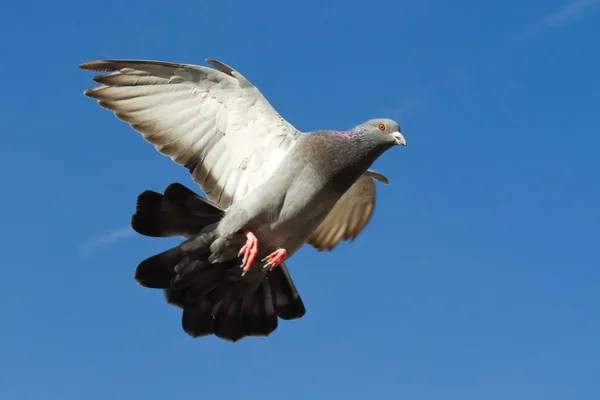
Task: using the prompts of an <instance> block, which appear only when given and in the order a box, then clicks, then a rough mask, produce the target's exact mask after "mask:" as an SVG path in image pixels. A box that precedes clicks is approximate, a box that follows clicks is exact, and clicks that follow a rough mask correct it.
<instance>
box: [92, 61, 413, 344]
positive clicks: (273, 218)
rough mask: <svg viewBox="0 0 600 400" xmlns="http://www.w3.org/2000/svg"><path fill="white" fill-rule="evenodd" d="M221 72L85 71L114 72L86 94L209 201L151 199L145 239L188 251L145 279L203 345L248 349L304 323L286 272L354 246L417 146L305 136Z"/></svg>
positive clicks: (352, 133) (364, 127)
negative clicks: (386, 169)
mask: <svg viewBox="0 0 600 400" xmlns="http://www.w3.org/2000/svg"><path fill="white" fill-rule="evenodd" d="M207 62H208V63H209V64H211V65H212V66H213V67H214V68H215V69H211V68H208V67H202V66H194V65H185V64H173V63H165V62H157V61H141V60H121V61H119V60H108V61H94V62H90V63H85V64H83V65H82V66H81V67H82V68H83V69H87V70H92V71H108V72H109V73H107V74H103V75H98V76H96V77H94V80H95V81H96V82H98V83H100V86H97V87H95V88H92V89H88V90H86V91H85V94H86V95H87V96H89V97H92V98H95V99H97V100H98V103H99V104H100V105H101V106H103V107H105V108H107V109H109V110H112V111H114V112H115V115H116V116H117V117H118V118H119V119H122V120H124V121H126V122H128V123H129V124H130V125H131V126H132V127H133V128H134V129H135V130H137V131H138V132H140V133H141V134H142V136H143V137H144V139H145V140H146V141H148V142H150V143H152V144H154V145H155V147H156V149H157V150H158V151H159V152H161V153H163V154H165V155H168V156H169V157H171V159H172V160H173V161H174V162H176V163H178V164H181V165H184V166H185V167H186V168H187V169H188V170H189V171H190V173H191V175H192V177H193V179H194V181H195V182H197V183H198V184H199V185H200V187H201V189H202V190H203V191H204V193H205V194H206V196H207V199H203V198H202V197H201V196H199V195H197V194H195V193H194V192H192V191H191V190H189V189H187V188H185V187H184V186H182V185H179V184H173V185H170V186H169V187H167V188H166V189H165V192H164V194H162V195H161V194H159V193H156V192H152V191H146V192H144V193H142V194H141V195H140V196H139V197H138V202H137V209H136V213H135V214H134V215H133V217H132V226H133V228H134V229H135V230H136V231H137V232H139V233H141V234H144V235H148V236H155V237H164V236H182V237H185V238H187V240H185V241H184V242H183V243H182V244H180V245H179V246H176V247H175V248H173V249H170V250H167V251H165V252H163V253H161V254H159V255H156V256H153V257H150V258H149V259H147V260H145V261H144V262H142V263H141V264H140V265H139V266H138V268H137V270H136V279H137V281H138V282H139V283H140V284H141V285H142V286H146V287H152V288H161V289H164V290H165V293H166V297H167V301H168V302H169V303H171V304H174V305H176V306H177V307H180V308H182V309H183V310H184V311H183V318H182V323H183V328H184V330H185V331H186V332H187V333H188V334H190V335H191V336H194V337H197V336H203V335H206V334H212V333H214V334H215V335H217V336H218V337H221V338H223V339H226V340H231V341H235V340H239V339H240V338H242V337H244V336H256V335H268V334H270V333H271V332H272V331H273V330H274V329H275V328H276V326H277V317H279V318H282V319H294V318H300V317H301V316H302V315H304V312H305V311H304V306H303V304H302V301H301V299H300V296H299V295H298V293H297V291H296V288H295V287H294V285H293V282H292V280H291V278H290V276H289V273H288V271H287V268H286V266H285V263H283V260H286V259H289V257H291V256H292V255H293V254H294V253H295V252H296V251H297V250H298V249H299V248H300V247H301V246H302V245H303V244H305V243H309V244H311V245H313V246H314V247H315V248H317V249H319V250H330V249H332V248H334V247H335V245H336V244H337V243H339V242H340V241H341V240H353V239H354V238H355V237H356V236H357V235H358V234H359V232H360V231H361V230H362V229H363V228H364V226H365V225H366V224H367V222H368V220H369V218H370V217H371V214H372V212H373V207H374V201H375V184H374V179H376V180H379V181H382V182H384V183H387V179H386V178H385V177H384V176H383V175H381V174H379V173H377V172H375V171H370V170H368V168H369V167H370V165H371V164H372V163H373V162H374V161H375V160H376V159H377V158H378V157H379V156H380V155H381V154H382V153H383V152H385V151H386V150H388V149H389V148H391V147H392V146H394V145H397V144H402V145H405V144H406V142H405V140H404V138H403V136H402V135H401V133H400V127H399V126H398V124H397V123H396V122H395V121H392V120H389V119H374V120H369V121H367V122H365V123H363V124H361V125H359V126H357V127H355V128H353V129H351V130H349V131H315V132H309V133H301V132H300V131H298V130H297V129H296V128H294V127H293V126H292V125H291V124H289V123H288V122H287V121H285V120H284V119H283V118H282V117H281V116H280V115H279V114H278V113H277V112H276V111H275V109H274V108H273V107H272V106H271V105H270V104H269V103H268V102H267V100H266V99H265V98H264V96H262V94H261V93H260V92H259V91H258V89H257V88H256V87H254V86H253V85H252V84H251V83H250V82H249V81H248V80H247V79H246V78H244V77H243V76H242V75H241V74H240V73H239V72H237V71H235V70H234V69H233V68H231V67H229V66H227V65H225V64H223V63H221V62H218V61H214V60H207ZM253 237H254V238H255V239H256V240H257V243H258V244H257V246H258V248H257V252H256V254H254V253H253V251H252V250H249V249H251V248H253V247H252V246H256V240H255V239H253ZM242 246H243V248H242ZM240 248H242V250H243V251H242V254H243V256H244V257H243V260H244V263H243V266H244V271H245V273H244V274H242V271H241V270H240V264H242V263H241V261H242V259H241V257H240V255H239V254H238V252H239V250H240ZM244 249H245V250H244ZM254 256H256V258H255V259H254V258H253V257H254ZM269 257H274V258H269ZM247 259H248V263H247V262H246V260H247ZM252 260H256V261H255V262H254V264H253V265H252V263H253V261H252ZM259 260H262V261H259ZM269 261H271V264H269ZM275 265H276V266H275ZM263 266H267V267H269V268H263Z"/></svg>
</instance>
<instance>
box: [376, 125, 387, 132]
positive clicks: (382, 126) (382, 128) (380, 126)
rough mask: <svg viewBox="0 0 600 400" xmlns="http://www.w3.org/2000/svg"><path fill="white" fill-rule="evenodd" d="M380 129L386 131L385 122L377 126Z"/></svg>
mask: <svg viewBox="0 0 600 400" xmlns="http://www.w3.org/2000/svg"><path fill="white" fill-rule="evenodd" d="M377 128H378V129H379V130H380V131H385V124H379V126H378V127H377Z"/></svg>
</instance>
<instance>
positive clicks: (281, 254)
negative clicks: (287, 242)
mask: <svg viewBox="0 0 600 400" xmlns="http://www.w3.org/2000/svg"><path fill="white" fill-rule="evenodd" d="M285 257H287V250H286V249H277V250H275V251H274V252H272V253H271V254H269V255H268V256H266V257H265V258H263V259H262V261H266V262H267V263H266V264H265V266H264V268H271V269H273V268H275V267H276V266H278V265H279V264H281V263H282V262H283V260H285Z"/></svg>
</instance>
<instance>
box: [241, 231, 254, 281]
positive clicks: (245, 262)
mask: <svg viewBox="0 0 600 400" xmlns="http://www.w3.org/2000/svg"><path fill="white" fill-rule="evenodd" d="M246 238H247V240H246V244H245V245H244V246H242V248H241V249H240V251H239V253H238V257H239V256H241V255H242V254H243V255H244V258H243V259H242V265H241V266H240V268H241V269H242V270H243V271H244V272H243V273H242V275H245V274H246V272H248V270H249V269H250V267H251V266H252V264H253V263H254V260H255V259H256V254H257V253H258V239H257V238H256V236H255V235H254V233H252V232H250V231H246Z"/></svg>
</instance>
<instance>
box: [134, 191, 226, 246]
mask: <svg viewBox="0 0 600 400" xmlns="http://www.w3.org/2000/svg"><path fill="white" fill-rule="evenodd" d="M222 217H223V211H222V210H221V209H219V208H217V207H216V206H214V205H212V204H210V203H209V202H208V201H207V200H205V199H204V198H202V197H200V196H198V195H197V194H196V193H194V192H192V191H191V190H189V189H188V188H186V187H185V186H183V185H181V184H179V183H172V184H170V185H169V186H167V187H166V189H165V194H164V196H163V195H162V194H160V193H156V192H153V191H151V190H147V191H145V192H143V193H142V194H140V195H139V196H138V199H137V206H136V210H135V214H133V216H132V217H131V227H132V228H133V230H135V231H136V232H138V233H140V234H142V235H145V236H152V237H168V236H183V237H191V236H193V235H195V234H197V233H198V232H199V227H202V228H204V227H206V226H208V225H211V224H214V223H216V222H219V221H220V220H221V218H222ZM200 229H201V228H200Z"/></svg>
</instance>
